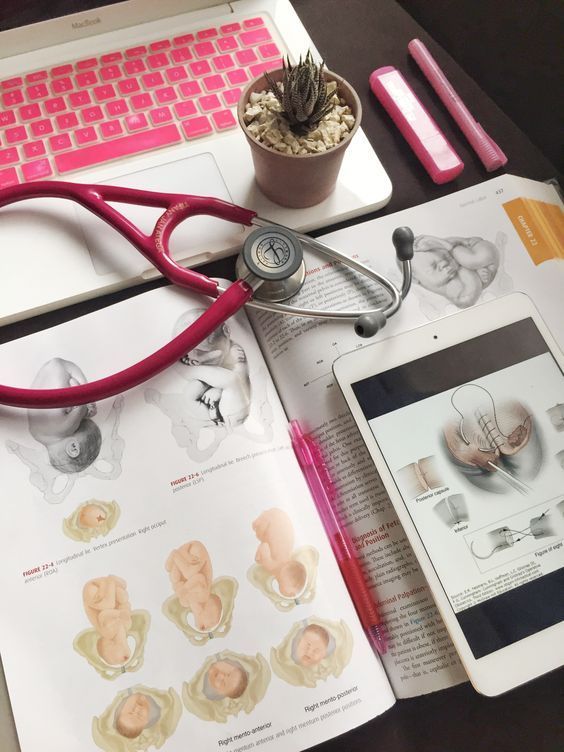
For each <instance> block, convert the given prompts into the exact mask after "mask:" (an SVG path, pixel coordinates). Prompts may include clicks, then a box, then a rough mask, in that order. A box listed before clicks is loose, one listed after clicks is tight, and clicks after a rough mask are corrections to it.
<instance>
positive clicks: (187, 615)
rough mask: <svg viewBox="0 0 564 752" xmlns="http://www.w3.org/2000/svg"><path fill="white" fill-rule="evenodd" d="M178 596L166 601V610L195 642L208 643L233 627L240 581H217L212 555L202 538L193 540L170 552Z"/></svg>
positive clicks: (168, 563) (169, 569)
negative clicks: (201, 540) (238, 582)
mask: <svg viewBox="0 0 564 752" xmlns="http://www.w3.org/2000/svg"><path fill="white" fill-rule="evenodd" d="M165 567H166V570H167V572H168V573H169V577H170V582H171V584H172V588H173V590H174V595H172V596H170V598H168V599H167V600H166V601H165V602H164V604H163V613H164V614H165V616H167V617H168V618H169V619H170V620H171V621H172V622H173V624H175V625H176V626H177V627H178V628H179V629H180V630H181V632H183V633H184V634H185V635H186V637H187V638H188V640H189V641H190V642H191V643H192V645H205V644H206V643H207V642H208V641H209V640H211V639H213V638H214V637H225V636H226V635H227V634H228V633H229V630H230V629H231V622H232V619H233V608H234V606H235V596H236V594H237V589H238V585H237V580H235V579H233V577H218V578H217V579H215V580H214V578H213V569H212V563H211V559H210V555H209V553H208V551H207V549H206V547H205V546H204V544H203V543H201V542H200V541H189V542H188V543H184V544H183V545H182V546H180V547H179V548H175V549H174V550H173V551H171V552H170V554H169V556H168V558H167V560H166V564H165Z"/></svg>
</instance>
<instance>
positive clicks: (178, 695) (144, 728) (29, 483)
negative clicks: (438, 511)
mask: <svg viewBox="0 0 564 752" xmlns="http://www.w3.org/2000/svg"><path fill="white" fill-rule="evenodd" d="M561 206H562V204H561V202H560V200H559V198H558V194H557V193H556V191H555V189H554V188H553V187H551V186H547V185H545V184H541V183H536V182H533V181H529V180H524V179H520V178H515V177H512V176H502V177H499V178H496V179H494V180H490V181H488V182H485V183H483V184H481V185H478V186H476V187H474V188H470V189H467V190H464V191H462V192H460V193H457V194H453V195H450V196H448V197H445V198H442V199H439V200H437V201H434V202H431V203H429V204H426V205H424V206H421V207H417V208H414V209H410V210H407V211H405V212H401V213H400V214H396V215H393V216H388V217H384V218H380V219H377V220H373V221H370V222H366V223H363V224H359V225H356V226H355V227H352V228H349V229H346V230H342V231H339V232H337V233H334V234H332V235H331V236H328V237H327V242H329V243H330V244H333V245H335V246H337V247H339V248H340V249H341V250H342V251H344V252H345V253H349V254H351V255H354V256H356V257H358V258H360V260H362V261H364V262H366V263H368V264H369V265H371V266H373V267H374V268H376V269H377V270H379V271H382V272H384V273H385V274H386V275H388V276H391V277H393V278H396V279H397V280H398V281H399V279H400V274H399V271H398V269H397V268H396V266H395V262H394V254H393V248H392V245H391V234H392V231H393V229H394V228H395V227H397V226H399V225H409V226H410V227H411V228H412V229H413V231H414V233H415V235H416V243H415V259H414V262H413V269H414V279H415V283H414V287H413V291H412V292H411V293H410V295H409V296H408V298H407V300H406V301H405V303H404V305H403V307H402V309H401V311H400V313H399V314H398V315H397V316H394V317H393V319H392V320H391V321H390V322H389V324H388V325H387V327H386V328H385V329H384V331H383V332H381V333H380V335H379V336H381V337H387V336H390V335H392V334H393V333H395V332H399V331H401V330H403V329H407V328H412V327H415V326H418V325H420V324H422V323H425V322H426V321H428V320H430V319H433V318H436V317H438V316H443V315H447V314H449V313H452V312H456V311H457V310H459V309H460V308H463V307H467V306H469V305H473V304H475V303H478V302H482V301H485V300H487V299H488V298H489V297H495V296H498V295H502V294H504V293H507V292H510V291H512V290H523V291H525V292H527V293H528V294H529V295H530V296H531V298H532V299H533V301H534V302H535V303H536V304H537V306H538V307H539V309H540V311H541V313H542V315H543V316H544V318H545V319H546V321H547V324H548V325H549V327H550V328H551V329H552V331H553V333H554V335H555V336H556V338H557V339H558V340H559V342H560V343H563V342H564V316H563V315H562V314H563V304H562V285H563V282H564V266H563V235H562V222H563V219H562V208H561ZM308 268H309V272H308V281H309V285H308V286H307V287H306V288H304V290H303V291H302V292H301V293H300V294H299V300H297V301H296V303H297V304H307V305H311V304H315V305H316V306H321V307H329V308H344V307H346V308H352V307H353V301H352V300H351V297H352V298H353V299H354V301H355V302H356V303H357V304H358V305H359V306H361V307H362V306H364V305H366V304H367V303H368V302H370V300H372V302H373V301H374V296H372V297H371V296H370V293H367V296H368V297H367V298H366V299H364V298H363V294H362V293H359V292H358V290H357V289H356V288H353V287H352V286H351V280H352V278H353V277H354V272H351V271H350V270H348V269H342V268H339V267H336V266H335V265H334V264H332V263H328V264H322V263H317V261H316V259H315V258H314V257H310V258H309V259H308ZM379 294H380V293H376V296H377V295H379ZM382 294H384V293H382ZM204 305H205V301H204V300H202V299H201V298H199V297H197V296H195V295H192V294H189V293H186V292H184V291H181V290H178V289H174V288H171V287H165V288H161V289H159V290H155V291H152V292H149V293H144V294H142V295H139V296H137V297H133V298H131V299H129V300H127V301H125V302H122V303H119V304H117V305H115V306H112V307H109V308H106V309H103V310H100V311H97V312H95V313H92V314H89V315H87V316H84V317H82V318H80V319H77V320H74V321H71V322H69V323H66V324H63V325H60V326H58V327H56V328H53V329H51V330H48V331H44V332H40V333H38V334H35V335H32V336H30V337H26V338H22V339H20V340H17V341H14V342H11V343H8V344H6V345H4V346H2V348H0V373H1V374H2V378H1V380H2V382H3V383H7V384H14V385H18V386H27V385H32V384H33V385H35V386H37V387H41V386H43V387H50V386H51V387H54V386H62V385H72V384H76V383H80V382H83V381H86V380H94V379H96V378H99V377H101V376H104V375H106V374H108V373H110V372H115V371H117V370H120V369H121V368H123V367H125V366H127V365H129V364H131V363H133V362H134V361H136V360H139V359H141V358H142V357H144V356H145V355H146V354H148V353H149V352H152V351H153V350H154V349H156V348H157V347H158V346H160V345H162V344H163V343H164V342H166V341H167V340H168V339H170V337H171V335H172V334H174V333H176V332H177V331H178V330H179V329H180V328H182V327H185V326H186V325H187V324H188V323H189V322H190V321H191V320H193V319H194V318H195V317H196V316H198V315H199V313H200V312H201V309H202V307H203V306H204ZM365 343H366V341H364V340H362V341H361V340H359V339H358V338H357V337H356V335H355V334H354V332H353V329H352V326H351V325H350V323H346V324H341V323H332V322H322V321H321V320H307V319H298V318H288V317H281V316H276V315H272V314H265V313H254V312H252V313H251V314H250V315H249V317H248V318H247V316H246V315H245V314H244V313H242V314H239V315H238V316H236V317H234V318H233V319H232V320H230V321H229V322H228V324H227V325H224V326H222V327H220V329H218V330H217V331H216V332H215V333H214V334H213V335H212V336H211V337H210V338H208V340H207V341H205V342H204V343H202V344H201V345H200V347H198V348H197V349H196V350H194V351H191V352H190V353H187V354H186V356H185V357H184V358H182V360H181V361H179V362H178V363H177V364H176V366H174V367H173V368H171V369H169V370H168V371H166V372H164V373H163V374H161V375H159V376H158V377H156V378H154V379H152V380H151V381H149V382H147V383H145V384H143V385H141V386H139V387H137V388H136V389H134V390H131V391H129V392H127V393H125V394H123V395H120V396H118V397H114V398H112V399H108V400H104V401H101V402H98V403H97V404H91V405H86V406H83V407H80V408H73V409H70V410H49V411H31V410H30V411H26V410H17V409H13V408H5V407H2V408H0V468H1V473H0V495H1V500H2V503H1V504H0V552H1V553H0V561H1V566H0V592H1V593H2V601H3V603H2V613H1V617H0V653H1V656H2V661H3V665H4V670H5V675H6V681H7V686H8V691H9V694H10V701H11V706H12V710H13V714H14V717H15V721H16V726H17V732H18V737H19V743H20V745H21V749H22V750H23V752H28V750H31V751H32V752H35V750H37V749H42V750H45V752H55V751H56V752H76V750H81V752H83V751H86V750H91V751H92V752H94V751H95V750H97V749H102V750H106V751H107V752H134V751H137V750H143V751H144V750H151V749H160V748H164V749H166V750H171V751H174V750H178V751H180V750H185V749H187V746H188V745H189V747H190V749H195V750H196V749H197V750H206V751H207V750H214V749H215V750H228V751H229V752H243V750H251V749H265V750H266V749H268V750H281V751H282V750H283V751H284V752H292V750H302V749H305V748H308V747H310V746H312V745H314V744H317V743H319V742H322V741H324V740H326V739H328V738H331V737H334V736H337V735H338V734H341V733H343V732H345V731H347V730H349V729H351V728H353V727H355V726H357V725H359V724H361V723H363V722H365V721H368V720H369V719H370V718H373V717H375V716H376V715H378V714H380V713H382V712H384V711H385V710H386V709H387V708H389V707H390V706H391V705H393V703H394V702H395V700H396V698H403V697H409V696H413V695H417V694H421V693H424V692H430V691H435V690H438V689H442V688H445V687H449V686H452V685H454V684H456V683H458V682H461V681H463V680H464V679H465V674H464V671H463V669H462V667H461V665H460V663H459V660H458V658H457V655H456V651H455V650H454V648H453V646H452V643H451V642H450V639H449V637H448V634H447V632H446V629H445V627H444V625H443V623H442V621H441V619H440V617H439V615H438V613H437V611H436V608H435V605H434V603H433V601H432V599H431V596H430V594H429V590H428V587H427V585H426V583H425V581H424V579H423V577H422V575H421V573H420V570H419V568H418V565H417V562H416V560H415V558H414V556H413V553H412V551H411V548H410V546H409V544H408V543H407V540H406V538H405V535H404V533H403V531H402V529H401V526H400V524H399V521H398V519H397V517H396V515H395V513H394V510H393V508H392V507H391V505H390V502H389V500H388V498H387V496H386V493H385V491H384V489H383V487H382V484H381V483H380V481H379V478H378V477H377V475H376V473H375V470H374V468H373V465H372V463H371V461H370V458H369V456H368V453H367V452H366V450H365V448H364V445H363V444H362V440H361V438H360V435H359V433H358V431H357V429H356V427H355V425H354V423H353V421H352V419H351V418H350V416H349V413H348V411H347V409H346V406H345V403H344V401H343V399H342V397H341V395H340V393H339V391H338V388H337V387H336V385H335V383H334V380H333V377H332V372H331V364H332V361H333V360H334V359H335V357H336V356H337V355H339V354H340V353H343V352H345V351H348V350H351V349H353V348H355V347H359V346H362V345H364V344H365ZM553 418H554V425H555V427H556V428H557V430H559V431H562V430H564V406H562V405H560V406H558V405H557V406H555V409H554V416H553ZM288 419H299V420H300V421H301V423H302V424H303V426H304V427H305V428H306V429H308V430H310V431H312V432H314V434H315V435H316V436H317V437H318V438H319V440H320V441H321V443H322V446H323V449H324V452H325V455H326V458H327V459H328V461H329V463H330V467H331V470H332V473H333V476H334V479H335V481H336V484H337V487H338V491H339V496H340V500H341V504H342V509H341V512H342V516H343V518H344V519H345V521H346V523H347V525H348V526H349V530H350V533H351V535H352V538H353V541H354V543H355V546H356V548H357V550H358V552H359V555H360V556H361V557H362V561H363V566H364V569H365V573H366V577H367V578H368V581H369V582H370V584H371V586H372V587H374V588H376V594H377V598H378V600H379V602H380V607H381V612H382V614H383V616H384V619H385V621H386V624H387V627H388V632H389V636H390V640H389V650H388V652H387V654H386V655H385V656H383V657H382V658H380V657H379V656H377V655H375V654H374V653H373V651H372V649H371V647H370V644H369V642H368V640H367V638H366V636H365V634H364V632H363V630H362V628H361V626H360V623H359V621H358V618H357V615H356V612H355V609H354V606H353V604H352V602H351V600H350V597H349V595H348V592H347V590H346V588H345V586H344V584H343V581H342V578H341V575H340V572H339V570H338V567H337V564H336V562H335V560H334V557H333V554H332V551H331V548H330V546H329V544H328V542H327V540H326V538H325V534H324V531H323V528H322V526H321V523H320V521H319V519H318V517H317V512H316V510H315V506H314V504H313V502H312V500H311V497H310V495H309V491H308V488H307V486H306V484H305V481H304V479H303V477H302V475H301V473H300V470H299V466H298V464H297V461H296V460H295V458H294V455H293V453H292V449H291V446H290V441H289V437H288V432H287V423H288ZM551 419H552V418H551ZM560 435H561V436H563V437H564V433H562V434H560ZM398 441H400V442H401V436H398ZM560 455H561V458H560V459H561V462H562V467H563V479H564V441H563V443H562V451H561V452H560ZM425 459H426V458H421V459H419V461H418V463H417V468H416V472H415V468H414V473H413V482H414V483H416V484H418V486H420V487H421V488H422V489H423V491H425V490H426V489H427V490H428V489H435V487H436V478H435V473H434V471H433V468H432V467H431V466H430V465H429V463H428V462H425ZM444 496H445V498H447V497H448V496H449V494H448V489H444ZM4 749H5V750H6V752H8V750H9V747H4ZM14 749H16V748H15V747H14ZM9 752H11V750H9Z"/></svg>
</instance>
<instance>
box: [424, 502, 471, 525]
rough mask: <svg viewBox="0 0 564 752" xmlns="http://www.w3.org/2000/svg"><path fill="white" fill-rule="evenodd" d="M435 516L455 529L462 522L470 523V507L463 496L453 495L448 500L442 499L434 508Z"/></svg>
mask: <svg viewBox="0 0 564 752" xmlns="http://www.w3.org/2000/svg"><path fill="white" fill-rule="evenodd" d="M433 509H434V510H435V514H437V515H438V517H439V519H441V520H442V521H443V522H444V523H445V525H446V526H447V527H451V528H452V527H455V526H456V525H460V523H461V522H468V520H469V519H470V517H469V515H468V507H467V505H466V501H465V499H464V496H463V495H462V494H451V496H447V497H446V499H441V501H439V502H438V504H435V506H434V507H433Z"/></svg>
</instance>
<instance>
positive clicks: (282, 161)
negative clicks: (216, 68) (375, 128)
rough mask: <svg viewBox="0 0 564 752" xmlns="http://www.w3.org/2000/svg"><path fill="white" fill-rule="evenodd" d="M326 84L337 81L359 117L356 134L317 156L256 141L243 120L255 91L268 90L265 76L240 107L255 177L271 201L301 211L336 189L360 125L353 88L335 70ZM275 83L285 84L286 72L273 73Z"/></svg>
mask: <svg viewBox="0 0 564 752" xmlns="http://www.w3.org/2000/svg"><path fill="white" fill-rule="evenodd" d="M324 74H325V80H326V81H336V82H337V93H338V95H339V97H340V98H341V99H344V100H345V102H346V103H347V104H348V105H349V107H350V108H351V111H352V113H353V115H354V117H355V124H354V126H353V129H352V131H350V133H349V134H348V135H347V136H346V137H345V138H344V139H343V140H342V141H341V142H340V143H338V144H337V145H336V146H333V147H332V148H331V149H328V150H327V151H324V152H320V153H316V154H282V153H281V152H279V151H275V150H274V149H272V148H270V147H269V146H265V145H264V144H262V143H260V142H259V141H257V140H256V139H254V138H253V137H252V136H251V135H249V132H248V131H247V127H246V125H245V122H244V120H243V115H244V112H245V106H246V104H247V102H248V101H249V97H250V95H251V94H252V93H253V92H255V91H266V90H267V89H268V84H267V82H266V79H265V77H264V76H259V77H258V78H255V80H254V81H251V82H250V83H249V84H248V85H247V87H246V89H245V90H244V91H243V93H242V94H241V97H240V99H239V104H238V107H237V115H238V117H239V124H240V126H241V128H242V129H243V133H244V134H245V137H246V139H247V141H248V143H249V146H250V147H251V154H252V157H253V164H254V167H255V178H256V181H257V183H258V185H259V187H260V189H261V190H262V192H263V193H264V194H265V196H267V197H268V198H269V199H270V200H271V201H274V202H275V203H276V204H281V205H282V206H288V207H291V208H293V209H299V208H303V207H306V206H313V205H314V204H318V203H319V202H320V201H323V199H325V198H327V196H328V195H329V194H330V193H331V192H332V191H333V190H334V188H335V184H336V182H337V176H338V174H339V170H340V168H341V162H342V161H343V156H344V153H345V149H346V148H347V146H348V145H349V144H350V142H351V138H352V137H353V136H354V134H355V133H356V131H357V130H358V127H359V125H360V119H361V116H362V106H361V104H360V99H359V98H358V95H357V93H356V91H355V90H354V89H353V87H352V86H351V85H350V84H349V83H348V82H347V81H345V79H344V78H341V76H338V75H337V74H336V73H332V72H331V71H327V70H326V71H324ZM270 75H271V76H272V78H273V79H274V80H275V81H281V80H282V77H283V71H282V70H281V69H280V70H276V71H272V73H271V74H270Z"/></svg>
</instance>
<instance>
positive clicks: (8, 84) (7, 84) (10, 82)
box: [2, 76, 23, 91]
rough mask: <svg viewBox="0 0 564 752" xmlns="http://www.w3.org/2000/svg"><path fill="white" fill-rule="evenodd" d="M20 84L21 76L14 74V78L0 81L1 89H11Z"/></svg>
mask: <svg viewBox="0 0 564 752" xmlns="http://www.w3.org/2000/svg"><path fill="white" fill-rule="evenodd" d="M22 85H23V78H22V77H21V76H16V77H15V78H7V79H6V80H5V81H2V89H4V91H5V90H6V89H13V88H14V87H16V86H22Z"/></svg>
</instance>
